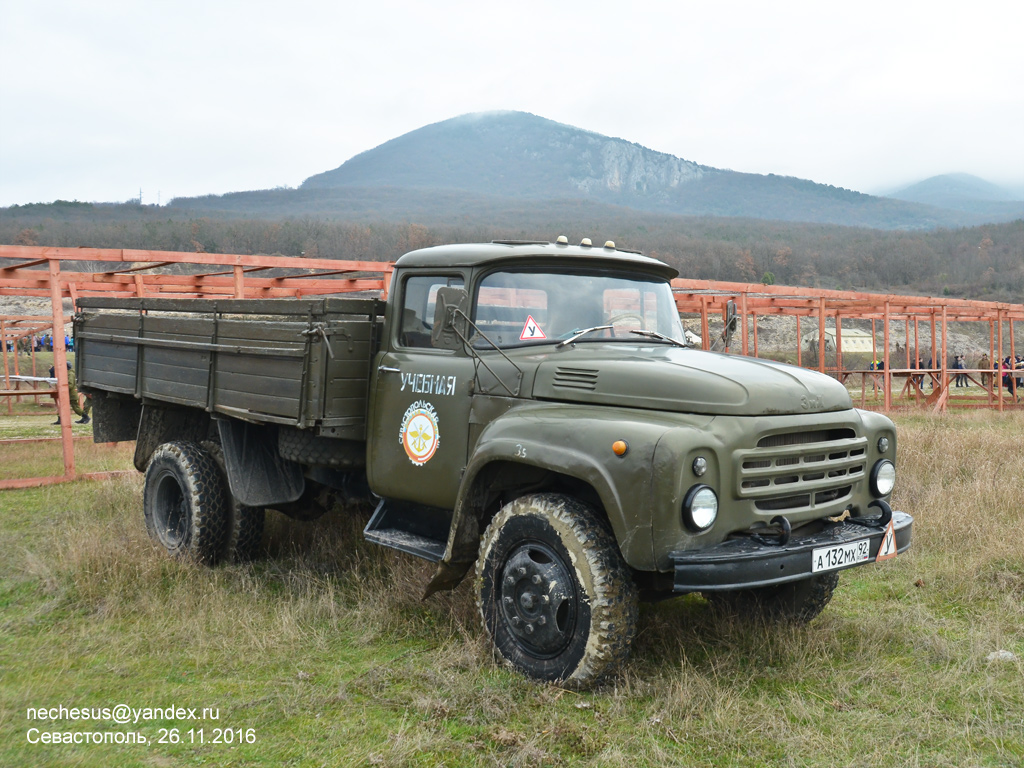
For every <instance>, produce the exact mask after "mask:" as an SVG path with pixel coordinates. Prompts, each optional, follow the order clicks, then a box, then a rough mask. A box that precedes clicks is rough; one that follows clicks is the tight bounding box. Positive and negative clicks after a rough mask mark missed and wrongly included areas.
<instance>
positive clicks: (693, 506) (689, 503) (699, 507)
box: [683, 485, 718, 533]
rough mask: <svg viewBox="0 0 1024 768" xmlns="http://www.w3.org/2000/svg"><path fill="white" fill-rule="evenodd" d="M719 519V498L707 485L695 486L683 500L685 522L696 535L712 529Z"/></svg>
mask: <svg viewBox="0 0 1024 768" xmlns="http://www.w3.org/2000/svg"><path fill="white" fill-rule="evenodd" d="M716 517H718V496H716V495H715V492H714V491H713V490H712V489H711V487H710V486H707V485H695V486H693V488H691V489H690V490H689V491H687V493H686V498H685V499H683V522H684V523H686V527H687V528H689V529H690V530H692V531H695V532H696V533H702V532H703V531H706V530H707V529H708V528H710V527H711V526H712V525H713V524H714V522H715V518H716Z"/></svg>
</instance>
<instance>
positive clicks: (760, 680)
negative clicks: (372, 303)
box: [0, 412, 1024, 767]
mask: <svg viewBox="0 0 1024 768" xmlns="http://www.w3.org/2000/svg"><path fill="white" fill-rule="evenodd" d="M34 418H36V417H18V419H17V421H18V422H19V423H23V422H24V424H25V426H24V428H26V429H34V428H35V427H34V426H33V425H31V424H30V423H29V422H30V421H31V420H32V419H34ZM898 418H899V421H898V424H899V439H900V442H899V460H900V461H899V467H900V477H899V481H898V484H897V494H896V503H895V505H894V506H895V507H896V508H899V509H903V510H905V511H908V512H910V513H912V514H913V515H914V516H915V520H916V523H915V536H914V546H913V548H912V551H911V553H910V554H908V555H905V556H901V557H899V558H898V559H896V560H895V561H892V562H889V563H886V564H883V565H880V566H878V567H866V568H861V569H856V570H855V571H853V572H847V573H845V574H844V575H843V577H842V578H841V581H840V588H839V589H838V591H837V593H836V597H835V599H834V600H833V602H832V604H831V605H830V606H829V607H828V608H827V609H826V610H825V612H824V613H823V614H822V616H820V617H819V618H818V619H816V620H815V621H814V622H812V623H811V624H810V625H809V626H806V627H775V628H769V627H765V626H758V625H753V626H751V625H746V624H741V623H736V622H733V621H730V620H727V619H723V618H719V617H717V616H716V615H715V614H713V613H712V612H711V611H710V610H709V609H708V606H707V604H706V603H705V602H704V601H703V600H702V599H700V598H698V597H696V596H693V597H686V598H682V599H678V600H673V601H669V602H665V603H660V604H657V605H646V606H644V607H643V608H642V612H641V621H640V631H639V636H638V638H637V642H636V644H635V646H634V651H633V655H632V658H631V660H630V662H629V664H628V665H627V667H626V669H625V670H624V671H623V672H622V674H621V675H619V676H618V677H617V678H615V679H613V680H610V681H609V682H608V683H607V684H606V685H605V686H604V687H603V688H601V689H599V690H596V691H592V692H588V693H582V694H581V693H573V692H568V691H564V690H560V689H558V688H554V687H550V686H544V685H538V684H534V683H531V682H528V681H526V680H524V679H522V678H521V677H519V676H517V675H516V674H513V673H511V672H509V671H506V670H505V669H503V668H500V667H498V666H496V665H495V664H494V662H493V661H492V660H491V657H490V654H489V652H488V650H487V646H486V644H485V643H484V641H483V640H482V638H481V633H480V630H479V629H478V626H477V620H476V616H475V611H474V608H473V601H472V595H471V593H470V590H469V589H468V584H464V585H463V586H462V587H460V588H459V589H458V590H456V591H455V592H454V593H451V594H446V595H441V596H436V597H433V598H431V599H430V600H427V601H425V602H424V601H421V600H420V599H419V595H420V594H421V589H422V585H423V583H424V582H425V580H426V578H427V577H428V575H429V573H430V570H431V569H430V567H429V566H428V565H427V564H424V563H421V562H420V561H417V560H414V559H413V558H410V557H406V556H403V555H400V554H397V553H393V552H391V551H388V550H382V549H378V548H374V547H371V546H370V545H368V544H366V543H365V542H364V541H363V539H362V536H361V533H360V529H361V527H362V525H363V524H364V522H365V518H364V517H362V516H361V514H360V513H358V512H357V513H348V514H346V513H344V512H342V511H338V512H336V513H332V515H329V516H328V517H326V518H323V519H321V520H319V521H317V522H316V523H306V524H300V523H292V522H291V521H288V520H287V519H285V518H282V517H280V516H277V515H276V513H273V516H272V517H271V518H270V519H269V521H268V522H269V525H268V534H267V539H266V546H267V548H268V555H267V557H265V558H263V559H261V560H259V561H258V562H256V563H253V564H251V565H245V566H239V565H231V566H222V567H218V568H215V569H212V570H211V569H207V568H204V567H201V566H197V565H193V564H189V563H181V562H174V561H171V560H169V559H168V558H167V557H166V556H165V555H164V554H163V553H162V552H160V551H157V550H156V549H155V548H154V547H153V546H152V545H151V543H150V541H149V539H148V537H147V535H146V531H145V526H144V524H143V521H142V513H141V485H140V482H139V479H138V478H137V477H130V478H123V479H120V480H117V481H109V482H102V483H99V482H97V483H75V484H70V485H64V486H52V487H47V488H40V489H28V490H19V491H5V492H0V713H2V718H0V765H4V766H22V765H25V766H28V765H32V766H35V765H54V766H56V765H60V766H77V765H83V766H108V765H118V766H178V765H224V766H250V765H251V766H281V765H285V766H307V765H308V766H320V765H325V766H338V765H341V766H349V765H353V766H359V765H368V766H376V765H382V766H476V765H483V766H492V765H493V766H568V765H594V766H622V767H624V766H678V765H708V766H776V765H779V766H879V765H893V766H1019V765H1022V764H1024V674H1022V672H1024V661H1022V659H1024V546H1022V544H1021V533H1022V528H1024V505H1022V503H1021V496H1022V494H1021V493H1020V492H1019V488H1018V483H1019V482H1021V479H1022V478H1024V445H1022V443H1021V439H1020V437H1021V435H1022V434H1024V415H1022V414H1018V413H1013V414H1007V415H1004V416H1002V417H1000V416H998V415H997V414H994V413H988V412H985V413H976V414H957V415H949V416H943V417H932V416H924V415H901V416H899V417H898ZM26 419H27V421H26ZM3 423H4V419H3V418H0V424H3ZM4 450H9V449H4ZM121 458H122V460H123V463H124V465H125V466H127V465H129V464H130V455H129V454H127V453H125V454H123V455H122V457H121ZM8 459H9V457H8V456H7V455H0V468H4V469H3V470H0V471H3V472H4V473H5V474H6V467H7V466H9V465H8V464H7V462H8ZM17 460H18V461H19V462H22V465H21V467H22V469H24V468H26V467H28V468H31V466H32V458H31V456H29V457H25V456H22V457H21V458H19V459H17ZM998 651H1007V652H1009V653H1012V654H1013V655H1014V657H1013V658H1012V659H1010V660H1003V661H1000V660H992V661H990V660H989V656H990V654H993V653H995V652H998ZM118 704H124V705H127V706H128V707H131V708H134V709H142V708H145V707H152V708H167V707H183V708H197V710H198V711H199V712H200V713H201V711H202V708H204V707H210V708H214V709H215V710H216V711H217V714H218V719H216V720H214V719H210V718H208V719H206V720H190V719H187V717H180V716H179V715H182V714H184V713H166V712H165V713H163V714H164V715H168V714H169V715H171V716H168V717H158V719H156V720H148V721H140V722H139V723H138V724H126V725H118V724H115V723H112V722H108V721H98V722H97V721H84V722H83V721H69V720H50V719H44V720H39V721H36V720H30V719H29V718H28V717H27V713H28V709H29V708H32V707H47V708H51V707H58V706H61V705H64V706H65V707H69V708H70V707H111V708H113V707H114V706H115V705H118ZM33 727H35V728H39V729H40V730H42V731H46V732H50V731H78V732H85V731H90V732H94V731H95V732H100V731H107V732H120V733H127V732H128V731H138V732H140V733H142V734H143V735H145V736H146V737H147V738H148V739H149V741H150V743H148V744H145V745H142V744H135V745H127V744H121V745H118V744H88V745H84V744H83V745H45V744H31V743H29V742H28V734H29V729H30V728H33ZM160 729H166V732H167V738H168V739H169V740H172V741H173V739H174V738H175V737H174V731H173V730H171V729H177V743H156V742H157V740H158V738H159V737H160V735H161V730H160ZM190 729H191V734H190ZM200 729H202V731H203V739H204V741H205V742H207V743H203V744H200V743H198V742H199V730H200ZM214 729H221V740H222V741H223V740H224V736H223V731H224V730H225V729H230V730H231V734H232V736H231V738H232V741H233V743H231V744H224V743H219V744H214V743H208V742H210V741H211V740H212V739H214V738H215V737H216V734H215V730H214ZM249 729H252V730H251V731H249ZM239 736H241V742H242V743H239V741H240V739H239ZM250 736H251V739H250ZM250 741H251V743H249V742H250Z"/></svg>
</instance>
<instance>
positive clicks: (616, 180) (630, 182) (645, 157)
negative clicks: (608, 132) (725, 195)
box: [571, 136, 705, 196]
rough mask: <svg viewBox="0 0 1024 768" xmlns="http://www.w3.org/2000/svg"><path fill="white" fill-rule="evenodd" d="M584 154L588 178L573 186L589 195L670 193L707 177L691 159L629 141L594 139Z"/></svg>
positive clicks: (574, 180)
mask: <svg viewBox="0 0 1024 768" xmlns="http://www.w3.org/2000/svg"><path fill="white" fill-rule="evenodd" d="M590 143H591V144H592V145H594V146H592V147H588V148H587V149H586V150H585V151H584V153H583V154H582V158H581V159H582V160H583V162H585V163H586V164H587V170H588V173H587V175H585V176H582V177H578V178H571V182H572V184H573V185H574V186H575V187H576V188H577V189H578V190H579V191H580V192H583V193H585V194H588V195H595V196H601V195H602V193H608V192H610V193H613V194H627V195H650V194H664V193H666V192H669V191H670V190H674V189H676V188H677V187H679V186H681V185H683V184H686V183H688V182H692V181H698V180H699V179H701V178H702V177H703V176H704V173H705V169H704V168H702V167H701V166H699V165H697V164H696V163H691V162H690V161H689V160H683V159H682V158H678V157H673V156H672V155H666V154H664V153H662V152H654V151H652V150H649V149H646V148H645V147H641V146H639V145H638V144H630V143H628V142H625V141H616V140H614V139H603V137H596V136H595V137H591V139H590Z"/></svg>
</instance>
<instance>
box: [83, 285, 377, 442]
mask: <svg viewBox="0 0 1024 768" xmlns="http://www.w3.org/2000/svg"><path fill="white" fill-rule="evenodd" d="M79 308H80V312H79V314H78V315H77V316H76V318H75V344H76V361H77V366H78V368H77V370H78V382H79V386H81V387H84V388H86V389H94V390H104V391H107V392H113V393H119V394H122V395H130V396H132V397H134V398H137V399H139V400H142V401H144V402H163V403H168V404H173V405H178V406H188V407H194V408H201V409H203V410H205V411H209V412H211V413H223V414H226V415H230V416H236V417H239V418H243V419H245V420H247V421H254V422H265V423H274V424H287V425H292V426H296V427H300V428H304V429H305V428H316V429H317V430H318V431H320V430H322V431H323V432H324V433H326V434H330V435H332V436H334V437H340V438H346V439H350V440H362V439H364V438H365V429H366V405H367V396H368V387H369V379H370V365H371V362H372V360H373V356H374V354H376V351H377V345H378V340H379V337H380V333H379V326H380V323H381V322H382V319H383V311H384V303H383V302H381V301H378V300H376V299H351V298H345V299H333V298H331V299H317V300H289V299H285V300H273V299H268V300H259V299H241V300H218V301H211V300H199V299H183V300H178V299H82V300H81V301H80V302H79Z"/></svg>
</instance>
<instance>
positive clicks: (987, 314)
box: [0, 245, 1024, 489]
mask: <svg viewBox="0 0 1024 768" xmlns="http://www.w3.org/2000/svg"><path fill="white" fill-rule="evenodd" d="M5 260H6V261H5ZM0 264H6V266H0V296H21V297H45V298H48V299H49V300H50V306H51V313H50V314H49V315H47V316H42V317H36V316H31V315H8V316H3V317H2V318H0V338H2V344H0V346H2V348H3V353H4V354H3V358H4V389H3V391H2V392H0V394H2V395H4V396H5V397H6V399H7V403H8V406H7V409H8V412H9V413H10V412H11V401H12V399H14V400H17V399H19V398H23V397H32V396H36V395H50V396H53V395H55V396H56V400H57V409H58V414H59V415H60V422H61V437H60V440H61V442H62V447H63V453H64V472H63V474H61V475H54V476H49V477H37V478H19V479H15V478H5V477H3V476H2V474H0V489H4V488H14V487H26V486H30V485H45V484H50V483H58V482H65V481H67V480H73V479H78V478H93V477H98V476H107V475H109V473H89V474H82V473H77V472H76V471H75V462H74V450H73V445H72V435H71V411H70V401H69V398H68V381H67V368H66V361H67V357H66V351H65V346H64V328H65V325H66V324H67V323H68V322H69V321H70V318H69V317H68V316H66V315H65V308H64V302H65V300H68V299H69V300H70V303H71V305H72V308H73V307H74V305H75V303H77V301H78V299H79V298H81V297H84V296H107V297H146V296H165V297H166V296H173V297H176V298H189V297H192V298H207V299H210V298H232V299H235V298H282V297H293V298H301V297H304V296H320V295H331V294H340V293H350V292H354V291H373V292H376V293H378V294H379V295H380V296H381V297H382V298H386V296H387V293H388V289H389V284H390V279H391V274H392V271H393V268H394V265H393V264H391V263H386V262H366V261H337V260H334V259H306V258H297V257H289V256H259V255H242V254H221V253H182V252H176V251H150V250H128V249H109V248H103V249H97V248H41V247H32V246H13V245H0ZM672 287H673V291H674V293H675V298H676V304H677V306H678V308H679V311H680V312H681V313H683V314H684V315H686V314H689V315H691V316H694V317H696V316H699V318H700V328H701V337H702V339H703V345H704V347H705V348H709V347H711V346H712V343H713V342H712V339H711V333H710V329H711V323H712V320H711V318H712V317H716V318H717V316H718V315H721V316H722V317H723V319H724V316H725V312H726V306H727V303H728V302H729V301H730V300H731V301H735V303H736V307H737V310H738V316H739V329H738V331H739V334H738V342H739V345H738V349H737V345H736V340H735V339H734V341H733V347H734V350H735V351H739V352H741V353H742V354H745V355H746V354H753V355H755V356H758V355H759V349H758V317H762V316H766V315H787V316H792V317H794V318H795V320H796V362H797V364H798V365H801V364H803V362H804V361H803V359H802V349H801V334H800V324H801V320H802V319H806V320H807V321H810V322H811V323H813V324H814V325H815V326H816V328H817V334H818V343H817V344H816V357H817V359H816V360H815V361H813V363H814V367H816V368H818V370H820V371H823V372H825V371H828V372H830V373H832V374H833V375H835V376H837V377H838V378H840V379H843V380H845V379H847V378H849V377H850V376H856V375H857V374H859V375H860V377H861V385H862V386H861V404H862V405H863V404H865V394H866V391H867V388H868V386H871V387H872V388H873V389H874V390H875V391H879V390H880V391H881V392H882V400H881V402H880V403H878V404H877V406H876V407H880V408H881V409H882V410H890V409H892V408H893V407H894V403H893V397H892V389H893V384H894V379H896V380H897V383H899V382H900V381H902V386H903V392H904V393H908V392H909V393H911V394H913V395H914V400H915V401H918V400H923V401H924V402H925V403H927V404H928V405H930V406H932V407H934V408H935V409H938V410H943V409H945V408H946V407H947V406H948V405H949V404H950V403H951V402H952V400H953V396H952V395H951V394H950V391H949V390H950V383H951V382H952V381H953V379H954V377H955V376H956V375H957V374H958V373H962V374H963V375H967V376H970V377H971V380H972V381H974V382H975V383H977V384H979V386H981V388H982V391H983V393H984V394H983V396H982V397H981V398H980V402H975V403H969V404H971V405H976V406H981V407H994V408H998V409H1000V410H1002V409H1003V408H1004V407H1007V406H1008V405H1009V403H1010V402H1011V401H1010V399H1009V398H1008V397H1007V396H1005V395H1006V390H1005V389H1004V387H1003V386H1002V376H1001V375H1000V372H993V371H992V370H991V369H989V368H980V367H975V368H970V369H966V370H964V371H956V369H950V368H948V366H947V360H948V343H947V338H948V324H949V323H951V322H976V323H987V324H988V330H989V333H988V338H989V359H990V360H991V361H992V362H993V363H997V362H998V361H999V360H1001V359H1002V358H1003V357H1004V355H1005V354H1009V355H1010V356H1011V358H1012V357H1013V356H1014V355H1015V353H1016V349H1015V344H1014V323H1016V322H1019V321H1021V320H1024V305H1021V304H1007V303H993V302H983V301H968V300H963V299H947V298H929V297H922V296H899V295H881V294H870V293H858V292H850V291H832V290H820V289H812V288H798V287H790V286H774V285H760V284H749V283H728V282H712V281H701V280H686V279H677V280H674V281H673V282H672ZM844 320H863V321H870V322H871V360H873V361H874V360H877V361H879V363H880V364H881V366H880V370H870V371H868V370H861V371H849V370H846V369H844V367H843V363H842V354H843V350H842V347H843V345H842V323H843V321H844ZM826 321H831V322H832V323H833V331H832V332H831V334H830V335H834V347H835V352H836V361H835V366H834V367H828V366H826V355H825V351H826V346H827V345H826ZM896 322H902V323H903V325H904V343H903V346H902V353H905V359H904V360H903V361H902V362H904V363H905V366H903V367H900V366H899V365H898V363H899V362H900V355H899V354H897V352H894V350H893V346H892V342H893V340H894V334H893V333H892V326H893V323H896ZM921 323H925V324H926V325H927V326H928V327H929V329H930V339H931V344H932V350H933V360H934V365H932V366H930V367H928V368H927V369H922V368H920V367H916V361H912V360H911V355H910V350H911V348H913V349H914V350H915V353H916V354H918V353H919V352H920V347H919V344H918V340H919V332H920V325H921ZM716 324H717V319H716ZM879 324H881V331H879V329H878V325H879ZM911 328H913V336H911ZM1007 331H1008V332H1007ZM46 332H50V333H52V336H53V360H54V370H55V375H56V378H57V386H56V390H53V389H50V388H48V389H45V390H39V391H36V392H32V391H28V390H20V389H18V388H17V386H15V387H12V380H11V374H10V369H9V359H8V352H9V351H8V343H9V342H10V343H11V344H12V346H13V350H12V351H13V353H14V375H15V377H18V376H19V375H20V374H19V368H18V353H17V341H18V340H20V339H24V338H31V337H33V336H38V335H39V334H41V333H46ZM879 333H880V334H881V338H882V344H881V349H879V348H878V345H877V343H876V339H877V335H878V334H879ZM1006 339H1008V340H1009V351H1008V352H1007V349H1006V343H1005V342H1006ZM939 345H941V347H940V348H941V352H939ZM896 349H897V350H899V349H900V344H899V340H898V339H897V340H896ZM894 364H895V365H896V367H895V368H894V367H893V365H894ZM32 365H33V377H35V378H41V377H38V376H36V369H35V360H34V357H33V363H32ZM1022 375H1024V373H1022ZM925 377H927V379H928V380H929V381H931V383H932V385H933V388H932V390H931V393H930V394H929V395H927V396H925V395H924V391H923V386H922V384H923V381H924V380H925ZM1014 394H1015V393H1014ZM918 395H920V398H918V397H917V396H918ZM976 399H977V398H976ZM1015 401H1016V400H1015V398H1014V400H1013V402H1015ZM965 404H966V403H965ZM871 405H872V403H869V404H868V406H869V407H870V406H871ZM2 442H3V441H0V443H2Z"/></svg>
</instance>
